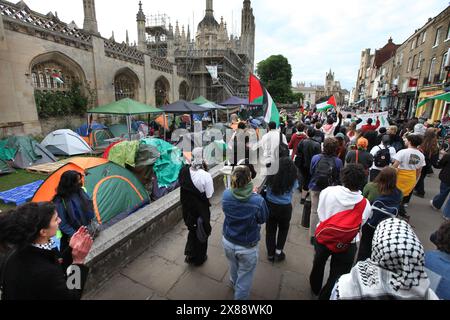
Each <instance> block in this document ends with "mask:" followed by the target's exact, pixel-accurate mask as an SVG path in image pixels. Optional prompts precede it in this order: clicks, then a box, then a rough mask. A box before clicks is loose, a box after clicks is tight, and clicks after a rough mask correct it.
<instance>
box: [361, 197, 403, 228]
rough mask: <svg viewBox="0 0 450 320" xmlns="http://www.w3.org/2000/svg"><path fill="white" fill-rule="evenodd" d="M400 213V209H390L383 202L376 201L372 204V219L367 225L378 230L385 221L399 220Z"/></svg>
mask: <svg viewBox="0 0 450 320" xmlns="http://www.w3.org/2000/svg"><path fill="white" fill-rule="evenodd" d="M398 211H399V210H398V208H395V207H388V206H387V205H385V204H384V203H383V202H382V201H380V200H376V201H375V202H374V203H373V204H372V217H370V219H369V220H368V221H367V225H368V226H370V227H372V228H373V229H376V228H377V226H378V225H379V224H380V222H382V221H383V220H386V219H388V218H397V216H398Z"/></svg>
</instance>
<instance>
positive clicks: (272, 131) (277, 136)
mask: <svg viewBox="0 0 450 320" xmlns="http://www.w3.org/2000/svg"><path fill="white" fill-rule="evenodd" d="M280 143H282V144H284V145H286V147H287V140H286V136H285V135H284V134H282V133H281V132H280V131H278V130H277V124H276V123H275V122H273V121H271V122H269V132H268V133H266V134H265V135H264V136H263V137H262V138H261V140H260V141H259V142H258V143H257V144H256V146H255V147H256V149H258V148H259V147H262V149H263V163H264V165H265V168H263V169H264V171H263V173H262V175H263V176H269V175H273V174H275V173H276V172H277V171H278V170H277V169H278V168H277V167H276V164H277V163H276V162H277V161H278V159H279V154H278V153H279V151H280Z"/></svg>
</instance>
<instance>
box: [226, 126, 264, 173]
mask: <svg viewBox="0 0 450 320" xmlns="http://www.w3.org/2000/svg"><path fill="white" fill-rule="evenodd" d="M255 138H256V137H255ZM230 150H232V154H231V157H230V158H231V159H229V165H230V166H231V167H233V168H234V167H236V166H238V165H246V166H248V167H249V169H250V171H251V172H252V179H255V178H256V175H257V172H256V170H255V167H254V165H253V164H252V163H251V161H250V133H249V132H248V131H247V126H246V124H245V123H244V122H240V123H239V124H238V129H237V130H236V131H235V132H234V133H233V136H232V137H231V139H230V142H229V151H230Z"/></svg>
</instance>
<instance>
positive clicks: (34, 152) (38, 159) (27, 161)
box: [5, 136, 57, 169]
mask: <svg viewBox="0 0 450 320" xmlns="http://www.w3.org/2000/svg"><path fill="white" fill-rule="evenodd" d="M5 147H6V148H9V149H15V150H17V152H16V155H15V157H14V159H12V161H13V167H14V168H19V169H26V168H29V167H31V166H35V165H38V164H44V163H51V162H56V161H57V159H56V158H55V156H54V155H53V154H52V153H51V152H50V151H48V150H47V149H46V148H44V147H43V146H42V145H40V144H39V143H37V142H36V141H35V140H34V139H32V138H31V137H29V136H25V137H9V138H8V139H7V141H6V145H5Z"/></svg>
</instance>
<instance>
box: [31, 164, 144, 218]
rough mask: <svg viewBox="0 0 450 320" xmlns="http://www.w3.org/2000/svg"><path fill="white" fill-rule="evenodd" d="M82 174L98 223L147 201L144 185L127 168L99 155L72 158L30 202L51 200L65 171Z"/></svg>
mask: <svg viewBox="0 0 450 320" xmlns="http://www.w3.org/2000/svg"><path fill="white" fill-rule="evenodd" d="M69 170H74V171H78V172H80V173H82V174H84V175H85V181H84V182H85V183H84V186H85V188H86V191H87V193H88V195H89V196H90V197H91V199H92V201H93V204H94V211H95V215H96V217H97V220H98V222H99V223H101V224H103V225H106V226H109V225H112V224H114V223H115V222H117V221H119V220H121V219H123V218H125V217H126V216H128V215H129V214H131V213H133V212H135V211H136V210H138V209H139V208H141V207H143V206H144V205H146V204H148V203H149V202H150V198H149V196H148V194H147V191H146V190H145V188H144V186H143V185H142V184H141V183H140V182H139V180H138V179H137V178H136V177H135V176H134V175H133V174H132V173H131V172H130V171H128V170H127V169H125V168H122V167H121V166H119V165H116V164H114V163H112V162H109V161H108V160H105V159H101V158H73V159H71V160H70V162H69V163H68V164H66V165H65V166H63V167H62V168H60V169H59V170H57V171H55V172H54V173H53V174H52V175H50V176H49V177H48V178H47V180H46V181H45V182H44V183H43V184H42V185H41V187H40V188H39V189H38V190H37V191H36V193H35V194H34V197H33V200H32V201H33V202H45V201H51V200H52V199H53V197H54V196H55V190H56V187H57V186H58V184H59V181H60V179H61V176H62V174H63V173H64V172H66V171H69Z"/></svg>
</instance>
